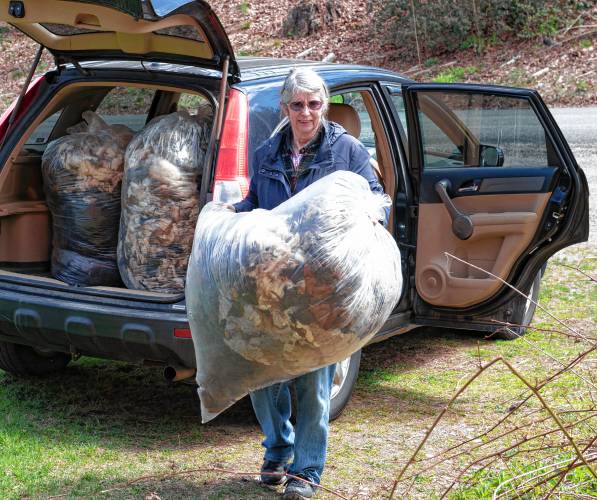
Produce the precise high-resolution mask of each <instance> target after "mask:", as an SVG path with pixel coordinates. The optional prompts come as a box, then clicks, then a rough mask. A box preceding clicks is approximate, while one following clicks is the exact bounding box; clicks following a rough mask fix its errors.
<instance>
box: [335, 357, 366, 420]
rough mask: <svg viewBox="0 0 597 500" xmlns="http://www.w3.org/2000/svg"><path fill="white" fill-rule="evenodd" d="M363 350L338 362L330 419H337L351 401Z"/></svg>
mask: <svg viewBox="0 0 597 500" xmlns="http://www.w3.org/2000/svg"><path fill="white" fill-rule="evenodd" d="M360 365H361V351H360V350H358V351H357V352H355V353H354V354H353V355H352V356H350V357H349V358H346V359H345V360H344V361H341V362H340V363H336V374H335V375H334V384H333V386H332V393H331V395H330V420H335V419H336V418H338V417H339V416H340V414H341V413H342V412H343V411H344V408H345V407H346V405H347V404H348V401H350V396H351V395H352V390H353V389H354V384H355V382H356V381H357V377H358V375H359V367H360Z"/></svg>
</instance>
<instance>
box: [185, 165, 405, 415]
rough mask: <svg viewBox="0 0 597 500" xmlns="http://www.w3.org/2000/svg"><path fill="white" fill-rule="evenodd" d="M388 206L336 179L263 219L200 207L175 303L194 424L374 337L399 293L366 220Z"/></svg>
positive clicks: (387, 249) (379, 230)
mask: <svg viewBox="0 0 597 500" xmlns="http://www.w3.org/2000/svg"><path fill="white" fill-rule="evenodd" d="M390 204H391V201H390V198H389V197H388V196H387V195H380V194H377V193H373V192H371V190H370V189H369V184H368V183H367V181H366V180H365V179H364V178H363V177H362V176H360V175H357V174H354V173H352V172H348V171H338V172H333V173H331V174H329V175H327V176H326V177H324V178H322V179H320V180H318V181H317V182H315V183H313V184H312V185H310V186H309V187H307V188H306V189H304V190H303V191H301V192H300V193H298V194H296V195H295V196H293V197H292V198H290V199H289V200H287V201H286V202H284V203H282V204H281V205H279V206H278V207H276V208H274V209H273V210H271V211H269V210H262V209H256V210H253V211H252V212H243V213H234V212H232V211H230V210H228V209H227V208H225V206H224V205H222V204H219V203H214V202H212V203H208V204H207V205H206V206H205V207H204V208H203V210H202V211H201V214H200V215H199V220H198V222H197V228H196V232H195V242H194V245H193V251H192V254H191V258H190V260H189V267H188V271H187V283H186V301H187V316H188V318H189V323H190V326H191V332H192V336H193V342H194V345H195V355H196V357H197V384H198V386H199V388H198V393H199V397H200V399H201V408H202V418H203V421H204V422H207V421H209V420H211V419H212V418H214V417H215V416H216V415H218V414H219V413H220V412H222V411H224V410H225V409H226V408H228V407H229V406H231V405H232V404H233V403H234V402H235V401H237V400H239V399H240V398H242V397H243V396H245V395H246V394H247V393H248V392H250V391H253V390H256V389H259V388H262V387H266V386H268V385H271V384H272V383H275V382H280V381H283V380H289V379H292V378H295V377H297V376H299V375H302V374H305V373H308V372H310V371H312V370H315V369H317V368H320V367H322V366H326V365H330V364H332V363H335V362H338V361H341V360H343V359H346V358H347V357H348V356H350V355H351V354H352V353H354V352H356V351H357V350H358V349H360V348H361V347H362V346H363V345H365V344H366V343H367V342H368V341H369V340H370V339H371V338H372V337H373V335H375V333H376V332H378V331H379V329H380V328H381V327H382V325H383V324H384V323H385V321H386V320H387V318H388V317H389V315H390V313H391V311H392V309H393V308H394V306H395V305H396V304H397V302H398V300H399V298H400V293H401V290H402V273H401V263H400V252H399V250H398V247H397V245H396V242H395V241H394V239H393V237H392V235H391V234H390V233H389V232H388V231H387V230H386V229H385V228H384V227H383V226H382V225H381V224H380V223H379V222H377V221H379V220H382V219H383V218H384V216H385V213H384V210H385V209H386V208H387V207H388V206H389V205H390Z"/></svg>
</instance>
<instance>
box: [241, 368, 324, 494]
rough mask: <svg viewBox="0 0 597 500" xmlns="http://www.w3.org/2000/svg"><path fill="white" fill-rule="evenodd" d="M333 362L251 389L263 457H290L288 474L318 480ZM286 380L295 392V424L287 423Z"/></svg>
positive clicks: (288, 420)
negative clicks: (259, 426) (262, 434)
mask: <svg viewBox="0 0 597 500" xmlns="http://www.w3.org/2000/svg"><path fill="white" fill-rule="evenodd" d="M335 371H336V365H335V364H334V365H330V366H326V367H324V368H320V369H319V370H315V371H314V372H311V373H307V374H305V375H301V376H300V377H297V378H295V379H294V380H290V381H288V382H282V383H280V384H274V385H272V386H269V387H266V388H265V389H260V390H258V391H255V392H252V393H251V402H252V403H253V409H254V410H255V415H257V420H259V425H261V430H262V431H263V433H264V434H265V440H264V441H263V443H262V444H263V446H264V447H265V459H266V460H272V461H275V462H288V461H289V460H290V459H291V458H292V457H293V456H294V460H293V462H292V464H291V465H290V467H289V469H288V473H289V474H295V475H296V474H300V475H301V476H305V478H306V479H309V480H310V481H312V482H314V483H317V484H319V482H320V480H321V474H322V472H323V466H324V465H325V455H326V450H327V445H328V429H329V426H328V422H329V415H330V393H331V389H332V383H333V381H334V373H335ZM290 384H294V386H295V389H296V396H297V406H298V408H297V412H296V413H297V415H296V428H293V426H292V424H291V423H290V413H291V404H292V401H291V397H290Z"/></svg>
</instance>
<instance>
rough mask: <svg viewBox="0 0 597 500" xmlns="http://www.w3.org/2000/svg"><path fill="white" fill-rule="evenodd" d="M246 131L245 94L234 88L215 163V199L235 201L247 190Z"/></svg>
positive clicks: (247, 122) (247, 109)
mask: <svg viewBox="0 0 597 500" xmlns="http://www.w3.org/2000/svg"><path fill="white" fill-rule="evenodd" d="M248 132H249V105H248V102H247V96H246V95H245V94H243V93H242V92H240V91H238V90H236V89H230V94H229V96H228V109H227V110H226V118H225V119H224V127H223V129H222V136H221V138H220V151H219V153H218V161H217V163H216V174H215V177H214V186H213V200H214V201H221V202H223V203H235V202H237V201H240V200H241V199H243V198H244V197H245V196H246V194H247V192H248V191H249V164H248V156H249V154H248V147H249V144H248V142H249V136H248Z"/></svg>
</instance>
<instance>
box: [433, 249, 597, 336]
mask: <svg viewBox="0 0 597 500" xmlns="http://www.w3.org/2000/svg"><path fill="white" fill-rule="evenodd" d="M444 255H445V256H446V257H450V258H452V259H454V260H457V261H458V262H462V263H463V264H466V265H467V266H470V267H472V268H473V269H477V270H478V271H482V272H484V273H485V274H488V275H489V276H491V277H493V278H495V279H496V280H498V281H499V282H500V283H503V284H504V285H506V286H508V287H509V288H511V289H512V290H514V291H515V292H516V293H517V294H519V295H522V296H523V297H524V298H525V299H527V300H530V301H531V302H532V303H533V304H535V305H536V306H537V307H538V308H539V309H541V310H542V311H543V312H544V313H545V314H547V315H549V317H550V318H552V319H554V320H555V321H557V322H558V323H559V324H560V325H562V326H563V327H564V328H567V329H568V330H570V331H571V332H572V333H575V334H576V335H577V336H579V337H581V338H583V339H584V340H587V341H588V342H589V344H591V345H597V344H595V342H591V341H590V340H589V339H587V338H586V337H585V336H584V335H583V334H582V333H580V332H578V331H576V330H575V329H574V328H572V327H571V326H570V325H567V324H566V323H564V322H563V321H562V320H561V319H559V318H558V317H556V316H555V315H553V314H552V313H551V312H549V310H547V308H545V307H543V306H542V305H541V304H539V303H538V302H535V301H534V300H533V299H532V298H531V297H529V296H528V295H526V294H524V293H522V292H521V291H520V290H518V289H517V288H516V287H514V286H512V285H511V284H510V283H508V282H507V281H505V280H503V279H502V278H500V277H499V276H496V275H495V274H493V273H492V272H490V271H488V270H487V269H483V268H482V267H479V266H476V265H475V264H471V263H470V262H467V261H466V260H463V259H461V258H459V257H456V256H455V255H452V254H451V253H449V252H444Z"/></svg>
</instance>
